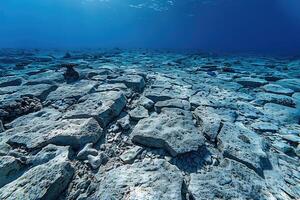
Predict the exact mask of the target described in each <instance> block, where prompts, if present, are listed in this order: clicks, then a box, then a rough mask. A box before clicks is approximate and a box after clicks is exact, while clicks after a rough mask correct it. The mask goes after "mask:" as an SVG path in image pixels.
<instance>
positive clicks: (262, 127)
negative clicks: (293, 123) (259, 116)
mask: <svg viewBox="0 0 300 200" xmlns="http://www.w3.org/2000/svg"><path fill="white" fill-rule="evenodd" d="M251 127H252V128H253V129H254V130H256V131H259V132H272V133H274V132H277V131H278V129H279V128H278V126H277V125H275V124H272V123H269V122H255V123H253V124H251Z"/></svg>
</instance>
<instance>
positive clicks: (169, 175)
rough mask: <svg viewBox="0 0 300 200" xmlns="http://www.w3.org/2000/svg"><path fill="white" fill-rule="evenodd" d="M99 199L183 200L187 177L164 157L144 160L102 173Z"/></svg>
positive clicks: (98, 193)
mask: <svg viewBox="0 0 300 200" xmlns="http://www.w3.org/2000/svg"><path fill="white" fill-rule="evenodd" d="M100 183H101V184H99V188H98V189H97V191H96V194H95V196H94V198H95V199H136V200H137V199H160V200H169V199H172V200H181V187H182V183H183V177H182V175H181V173H180V171H179V170H178V169H177V168H176V167H175V166H173V165H171V164H169V163H167V162H166V161H164V160H158V159H155V160H153V161H148V160H144V161H143V162H139V163H134V164H133V165H124V166H121V167H118V168H116V169H113V170H111V171H109V172H108V173H106V174H105V175H104V176H102V177H100Z"/></svg>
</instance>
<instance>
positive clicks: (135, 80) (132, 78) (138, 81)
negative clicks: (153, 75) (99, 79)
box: [108, 75, 146, 92]
mask: <svg viewBox="0 0 300 200" xmlns="http://www.w3.org/2000/svg"><path fill="white" fill-rule="evenodd" d="M108 82H109V83H124V84H125V85H126V86H127V87H128V88H131V89H132V90H134V91H136V92H142V91H143V89H144V87H145V85H146V83H145V80H144V78H143V77H142V76H139V75H124V76H120V77H118V78H116V79H111V80H108Z"/></svg>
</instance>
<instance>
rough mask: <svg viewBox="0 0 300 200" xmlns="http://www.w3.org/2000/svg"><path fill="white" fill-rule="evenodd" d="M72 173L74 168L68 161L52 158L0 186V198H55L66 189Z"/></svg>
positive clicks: (9, 199)
mask: <svg viewBox="0 0 300 200" xmlns="http://www.w3.org/2000/svg"><path fill="white" fill-rule="evenodd" d="M73 174H74V169H73V168H72V167H71V164H70V163H69V162H68V161H66V160H65V159H61V158H58V159H53V160H51V161H49V162H47V163H45V164H42V165H38V166H36V167H34V168H32V169H30V170H28V171H27V172H26V173H24V174H23V175H22V176H21V177H20V178H18V179H16V180H15V181H13V182H11V183H9V184H7V185H5V186H4V187H2V188H0V199H6V200H15V199H28V200H35V199H56V198H57V197H59V196H60V193H61V192H62V191H64V190H65V189H66V187H67V186H68V184H69V182H70V180H71V178H72V176H73Z"/></svg>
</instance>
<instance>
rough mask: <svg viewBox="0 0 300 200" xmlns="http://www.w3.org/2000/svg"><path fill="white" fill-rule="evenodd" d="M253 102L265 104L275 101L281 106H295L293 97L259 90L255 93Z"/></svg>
mask: <svg viewBox="0 0 300 200" xmlns="http://www.w3.org/2000/svg"><path fill="white" fill-rule="evenodd" d="M255 103H259V104H263V105H264V104H266V103H276V104H280V105H283V106H289V107H293V108H294V107H295V106H296V101H295V99H294V98H293V97H289V96H286V95H281V94H273V93H266V92H259V93H257V95H256V99H255Z"/></svg>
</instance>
